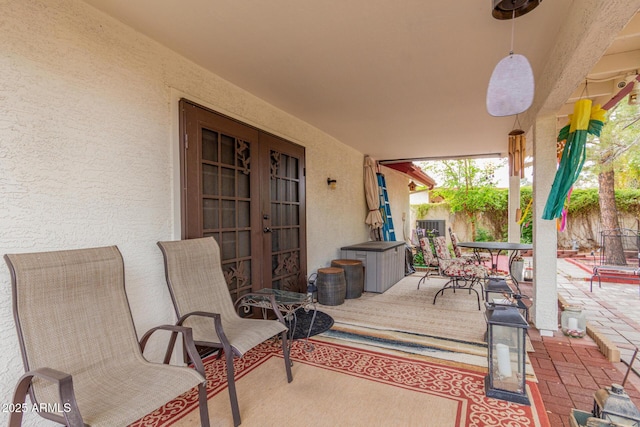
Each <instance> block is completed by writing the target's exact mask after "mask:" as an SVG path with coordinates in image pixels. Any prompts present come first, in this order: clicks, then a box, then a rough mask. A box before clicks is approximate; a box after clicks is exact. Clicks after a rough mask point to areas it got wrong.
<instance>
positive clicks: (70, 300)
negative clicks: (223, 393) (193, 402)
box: [4, 246, 209, 427]
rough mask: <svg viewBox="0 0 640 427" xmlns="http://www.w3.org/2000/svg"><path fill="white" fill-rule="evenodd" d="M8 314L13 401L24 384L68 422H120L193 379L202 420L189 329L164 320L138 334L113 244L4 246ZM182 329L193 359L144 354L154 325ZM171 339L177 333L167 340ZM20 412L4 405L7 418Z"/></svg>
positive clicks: (200, 376) (21, 398) (202, 394)
mask: <svg viewBox="0 0 640 427" xmlns="http://www.w3.org/2000/svg"><path fill="white" fill-rule="evenodd" d="M4 258H5V261H6V262H7V264H8V266H9V270H10V272H11V287H12V298H13V310H14V311H13V315H14V319H15V324H16V328H17V330H18V338H19V342H20V350H21V353H22V361H23V364H24V368H25V371H26V373H25V374H24V375H23V376H22V378H20V380H19V381H18V384H17V386H16V389H15V393H14V397H13V404H14V405H16V406H17V405H22V404H24V402H25V398H26V394H27V393H29V395H30V398H31V402H32V403H33V404H35V405H36V407H38V408H46V410H42V411H40V410H39V411H38V414H39V415H40V416H42V417H44V418H46V419H48V420H52V421H55V422H57V423H61V424H65V425H67V426H72V427H84V426H86V425H90V426H93V427H96V426H125V425H128V424H131V423H132V422H134V421H136V420H138V419H140V418H142V417H143V416H145V415H146V414H148V413H150V412H152V411H154V410H156V409H158V408H159V407H161V406H162V405H164V404H165V403H167V402H169V401H171V400H173V399H175V398H176V397H178V396H180V395H182V394H183V393H186V392H190V391H191V390H192V389H193V388H194V387H197V388H198V399H199V406H200V422H201V425H203V426H209V414H208V409H207V393H206V387H205V378H204V366H203V364H202V360H201V359H200V357H199V356H198V352H197V350H196V347H195V344H194V342H193V339H192V335H191V330H190V329H189V328H185V327H179V326H174V325H162V326H158V327H155V328H153V329H151V330H150V331H148V332H147V333H146V334H144V335H143V336H142V338H141V339H140V341H138V336H137V334H136V331H135V327H134V324H133V319H132V317H131V311H130V309H129V303H128V301H127V295H126V293H125V288H124V263H123V260H122V256H121V254H120V251H119V250H118V248H117V247H115V246H109V247H101V248H90V249H76V250H65V251H54V252H39V253H23V254H7V255H5V256H4ZM160 329H165V330H169V331H171V334H172V335H173V337H174V338H175V334H177V333H181V334H182V337H183V343H184V346H185V348H186V349H187V351H188V353H189V356H190V357H191V360H192V361H193V365H194V367H195V369H191V368H189V367H186V366H174V365H169V364H168V362H169V359H170V357H171V354H172V353H173V348H172V345H171V344H170V346H169V347H168V348H167V352H166V355H165V361H164V363H167V364H163V363H152V362H150V361H148V360H147V359H145V357H144V356H143V352H144V348H145V345H146V342H147V340H148V339H149V337H150V336H151V334H153V333H154V332H155V331H157V330H160ZM172 342H175V339H173V340H172ZM21 422H22V412H18V411H14V412H12V413H11V415H10V419H9V426H10V427H17V426H19V425H20V424H21Z"/></svg>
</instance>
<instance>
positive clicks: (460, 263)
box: [433, 236, 488, 310]
mask: <svg viewBox="0 0 640 427" xmlns="http://www.w3.org/2000/svg"><path fill="white" fill-rule="evenodd" d="M433 243H434V246H435V249H436V257H437V259H438V264H439V266H440V272H441V273H442V275H443V276H446V277H448V278H449V281H448V282H447V283H445V285H444V286H443V287H442V288H441V289H440V290H439V291H438V292H437V293H436V294H435V296H434V297H433V303H434V304H435V303H436V299H437V298H438V296H439V295H442V294H443V293H444V291H445V290H446V289H453V292H454V293H455V291H456V289H468V290H469V294H471V291H473V292H475V294H476V297H477V299H478V310H480V294H478V291H477V290H475V289H474V285H475V284H476V283H478V284H480V288H481V292H482V291H483V286H482V281H484V280H486V279H487V277H488V272H487V269H486V267H484V266H481V265H477V264H473V263H469V262H468V261H466V260H463V259H460V258H452V257H451V253H450V252H449V249H448V248H447V241H446V238H445V237H444V236H438V237H435V238H434V239H433Z"/></svg>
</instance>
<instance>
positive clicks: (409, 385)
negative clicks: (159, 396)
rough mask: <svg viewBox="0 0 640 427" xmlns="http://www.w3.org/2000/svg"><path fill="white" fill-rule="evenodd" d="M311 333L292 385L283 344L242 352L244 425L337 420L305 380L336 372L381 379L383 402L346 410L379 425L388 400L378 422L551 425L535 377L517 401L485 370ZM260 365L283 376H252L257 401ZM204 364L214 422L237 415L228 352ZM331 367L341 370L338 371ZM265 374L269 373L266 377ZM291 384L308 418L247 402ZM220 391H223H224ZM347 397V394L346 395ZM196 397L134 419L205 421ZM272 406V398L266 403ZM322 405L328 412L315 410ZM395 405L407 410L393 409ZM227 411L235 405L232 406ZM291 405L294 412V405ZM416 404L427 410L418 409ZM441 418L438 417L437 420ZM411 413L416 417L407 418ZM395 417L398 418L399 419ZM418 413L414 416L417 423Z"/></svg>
mask: <svg viewBox="0 0 640 427" xmlns="http://www.w3.org/2000/svg"><path fill="white" fill-rule="evenodd" d="M311 341H313V344H314V345H315V350H314V351H312V352H307V351H305V349H304V346H303V345H302V344H303V343H302V342H299V341H297V342H295V343H294V346H293V348H292V350H291V358H292V360H293V361H294V379H293V382H292V383H291V384H290V385H287V383H286V377H285V373H284V366H282V365H283V360H282V354H281V353H280V347H279V346H277V345H273V343H265V344H262V345H260V346H258V347H256V348H255V349H253V350H251V351H250V352H248V353H247V354H245V356H244V357H243V358H241V359H236V361H235V363H234V367H235V370H236V384H237V386H238V396H239V402H240V412H241V415H242V421H243V423H242V424H243V425H306V426H313V425H330V423H329V422H328V420H327V419H326V417H325V416H324V415H328V414H327V412H328V411H326V410H323V409H322V405H321V404H320V402H319V401H318V400H317V399H321V398H322V397H321V396H317V395H316V396H314V398H315V399H316V401H315V402H314V404H313V405H311V406H305V403H304V402H305V401H304V399H308V397H309V393H311V392H307V390H312V391H313V390H314V388H313V387H312V386H313V384H305V382H312V381H315V382H318V381H320V382H323V379H326V381H327V382H329V381H335V379H336V378H337V377H339V378H343V379H346V380H347V381H352V382H354V384H353V387H355V388H358V389H362V388H366V387H367V384H368V385H371V386H372V387H374V386H375V387H377V388H375V390H376V391H375V393H381V394H384V395H385V396H384V397H383V398H382V399H381V400H380V401H378V402H377V403H376V401H375V400H374V399H372V398H373V397H374V396H370V395H369V396H367V395H366V393H371V392H370V391H368V390H363V393H365V396H367V398H366V399H362V398H359V402H360V404H358V403H355V402H352V404H351V406H348V408H352V409H347V410H346V412H351V410H353V411H355V410H356V408H358V410H360V411H363V413H362V414H360V415H359V416H358V418H356V420H363V424H362V425H375V424H376V423H375V422H374V423H372V422H371V419H368V420H367V421H366V422H364V421H365V420H366V419H367V416H368V415H369V416H373V415H372V413H373V412H375V411H376V410H378V409H380V408H379V406H384V405H387V404H388V406H389V408H388V409H386V412H385V415H384V417H385V418H386V419H378V421H379V423H378V425H398V424H397V422H400V421H401V420H404V423H403V425H409V424H411V425H434V426H435V425H437V426H441V425H451V426H478V427H482V426H509V427H518V426H540V427H547V426H549V421H548V418H547V416H546V412H545V410H544V406H543V403H542V399H541V396H540V393H539V391H538V388H537V386H536V384H535V383H528V389H529V390H528V391H529V397H530V400H531V401H532V405H531V406H524V405H518V404H514V403H510V402H505V401H502V400H497V399H490V398H487V397H485V392H484V374H483V373H479V372H474V371H472V370H467V369H462V368H458V367H451V366H445V365H441V364H437V363H433V362H432V361H430V360H426V359H425V360H422V359H421V358H418V357H413V356H412V357H401V356H396V355H390V354H382V353H378V352H374V351H369V350H365V349H362V348H355V347H349V346H345V345H340V344H335V343H328V342H323V341H318V340H311ZM273 362H277V363H273ZM261 367H262V368H263V369H262V370H267V369H269V370H271V371H274V372H273V378H275V380H273V379H270V380H268V382H269V383H272V382H274V381H281V382H282V384H275V385H274V386H273V387H271V388H269V387H266V384H257V385H256V384H251V385H248V384H247V385H246V386H247V387H253V388H257V389H260V388H261V387H263V386H265V387H264V390H263V391H262V393H263V394H266V395H267V396H265V397H259V398H258V400H257V403H256V402H253V401H251V399H252V398H251V397H250V396H248V394H249V393H248V391H243V390H242V389H241V385H243V381H242V379H243V378H244V377H247V376H252V377H251V378H248V379H247V381H249V380H253V381H255V380H256V378H258V377H256V375H257V373H258V372H259V371H261V370H260V368H261ZM296 368H297V369H296ZM205 369H206V373H207V379H208V387H207V389H208V396H209V402H210V403H209V412H210V416H211V417H212V425H227V424H228V423H231V419H230V415H228V414H224V413H221V409H220V408H222V410H225V409H226V407H228V406H229V401H228V395H227V393H221V392H223V391H224V390H226V379H225V362H224V360H217V359H215V357H210V358H208V359H206V360H205ZM311 370H313V371H319V372H320V373H321V372H324V374H321V375H320V376H318V375H316V376H315V377H313V378H315V379H313V380H311V377H312V376H311V375H310V374H311ZM276 371H277V372H276ZM317 373H318V372H316V374H317ZM332 375H334V376H336V377H332ZM318 378H320V379H318ZM262 381H266V380H264V379H263V380H262ZM245 383H246V382H245ZM335 384H336V387H339V389H340V390H332V391H330V392H327V390H325V391H324V392H323V393H324V394H325V395H328V394H331V395H332V396H333V397H336V396H339V392H340V391H341V390H346V389H349V388H350V386H345V385H344V384H342V383H340V384H342V385H340V386H338V384H339V383H338V382H337V381H336V382H335ZM349 384H351V383H349ZM293 387H298V388H297V389H296V388H293ZM247 390H248V389H247ZM300 390H305V391H304V392H303V391H300ZM372 390H373V388H372ZM380 390H382V391H380ZM394 390H395V391H394ZM287 391H288V392H289V393H292V392H293V396H291V395H289V396H286V397H283V398H282V399H286V400H288V402H286V405H288V408H289V409H291V408H301V409H302V408H304V409H303V413H304V416H305V418H304V422H303V420H301V419H298V421H300V423H301V424H287V423H286V422H284V423H283V418H282V416H283V415H282V414H276V415H275V417H274V418H275V419H276V420H278V421H277V422H278V423H279V424H276V422H275V421H274V422H273V423H271V422H269V421H268V419H267V418H265V416H266V414H267V413H268V411H264V409H263V410H262V411H261V412H259V414H260V415H259V416H258V415H255V414H254V413H253V412H252V408H248V406H251V405H258V404H260V405H262V404H264V403H265V399H267V398H268V397H269V395H274V394H276V393H278V392H287ZM302 393H305V394H307V396H299V395H298V394H302ZM219 394H220V395H221V396H218V395H219ZM222 395H224V396H222ZM394 395H399V396H403V397H402V398H401V399H402V402H404V401H406V400H409V399H407V398H406V396H408V395H414V396H416V397H417V398H425V399H426V398H428V399H431V400H429V401H428V402H429V403H428V404H425V406H424V407H421V406H419V407H418V408H419V410H418V411H416V413H415V414H407V413H400V412H402V411H405V412H406V411H411V410H412V409H406V408H405V409H402V407H401V405H399V404H398V402H394V400H393V397H394ZM349 396H350V397H348V399H355V398H354V397H353V396H357V395H349ZM243 398H245V399H243ZM298 398H299V399H301V400H300V402H296V401H295V400H296V399H298ZM213 399H218V400H219V401H220V402H218V403H217V404H218V408H217V409H216V411H214V409H213V408H212V404H211V402H212V400H213ZM343 399H347V397H344V398H343ZM247 400H249V402H247ZM197 404H198V396H197V391H196V389H194V390H192V391H191V392H189V393H185V394H184V395H182V396H180V397H178V398H177V399H174V400H173V401H171V402H169V403H168V404H166V405H165V406H163V407H161V408H159V409H158V410H156V411H154V412H153V413H151V414H148V415H147V416H145V417H144V418H142V419H141V420H138V421H137V422H135V423H134V424H132V426H135V427H142V426H171V425H181V426H182V425H194V426H195V425H198V424H199V417H198V410H197ZM367 404H370V405H372V407H371V408H369V409H367V408H366V405H367ZM220 405H222V406H220ZM268 407H269V406H268V404H267V408H268ZM437 407H440V409H441V412H442V411H445V410H444V409H443V408H447V409H446V411H445V412H446V417H447V419H446V422H445V421H444V420H443V419H442V417H443V415H442V414H440V415H439V417H440V418H433V422H434V423H431V422H429V421H427V423H426V424H425V421H424V419H423V420H422V421H419V419H420V418H419V416H425V415H429V411H433V414H435V413H436V412H437V410H436V409H437ZM315 410H317V411H319V412H322V413H318V414H314V411H315ZM394 410H397V411H400V412H399V413H395V414H394V413H393V411H394ZM414 410H415V409H414ZM323 411H324V412H323ZM226 412H228V413H230V411H226ZM285 412H288V413H291V411H290V410H289V411H285ZM346 412H344V409H343V413H342V415H341V418H339V419H341V420H346V419H347V418H345V416H346ZM417 412H420V413H419V414H418V413H417ZM379 416H380V415H378V417H379ZM434 416H435V415H434ZM225 417H227V418H228V420H227V419H224V418H225ZM403 417H404V418H403ZM220 418H223V419H220ZM285 418H286V415H285ZM436 419H438V420H439V421H436ZM214 420H215V421H214ZM407 420H409V422H408V423H407ZM427 420H431V418H427ZM394 421H395V422H396V423H394ZM413 421H415V423H414V422H413ZM350 423H351V424H350V425H354V420H351V421H350ZM231 425H232V424H231ZM343 425H344V424H343Z"/></svg>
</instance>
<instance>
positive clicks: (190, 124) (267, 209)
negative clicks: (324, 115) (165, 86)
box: [180, 100, 306, 299]
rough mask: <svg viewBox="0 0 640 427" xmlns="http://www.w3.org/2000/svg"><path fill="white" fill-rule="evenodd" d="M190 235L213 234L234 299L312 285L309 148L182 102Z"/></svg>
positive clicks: (184, 197)
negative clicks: (309, 269)
mask: <svg viewBox="0 0 640 427" xmlns="http://www.w3.org/2000/svg"><path fill="white" fill-rule="evenodd" d="M180 114H181V117H180V127H181V129H180V135H181V136H180V162H181V204H182V237H183V238H184V239H191V238H197V237H204V236H213V237H214V238H215V239H216V241H217V242H218V244H219V246H220V253H221V258H222V268H223V271H224V274H225V279H226V281H227V285H228V287H229V292H230V293H231V296H232V298H233V299H236V298H238V297H240V296H242V295H244V294H245V293H247V292H250V291H252V290H257V289H261V288H275V289H283V290H291V291H298V292H302V291H304V289H305V287H306V280H305V278H306V238H305V236H306V227H305V217H306V215H305V176H304V175H305V174H304V171H305V170H304V167H305V166H304V164H305V159H304V148H303V147H301V146H299V145H296V144H294V143H292V142H289V141H286V140H284V139H282V138H279V137H276V136H274V135H271V134H269V133H266V132H264V131H261V130H259V129H256V128H254V127H252V126H249V125H247V124H244V123H241V122H239V121H236V120H234V119H231V118H229V117H226V116H223V115H221V114H218V113H215V112H213V111H211V110H208V109H206V108H203V107H201V106H198V105H196V104H194V103H191V102H189V101H187V100H181V101H180Z"/></svg>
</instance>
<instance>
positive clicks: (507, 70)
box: [487, 10, 535, 117]
mask: <svg viewBox="0 0 640 427" xmlns="http://www.w3.org/2000/svg"><path fill="white" fill-rule="evenodd" d="M515 18H516V15H515V10H513V12H512V24H511V50H510V52H509V55H508V56H506V57H505V58H503V59H502V60H501V61H500V62H498V65H496V68H495V69H494V70H493V73H492V74H491V79H490V80H489V87H488V89H487V111H488V112H489V114H491V115H492V116H495V117H502V116H513V115H514V114H520V113H522V112H524V111H526V110H527V109H528V108H529V107H530V106H531V104H532V103H533V92H534V88H535V86H534V81H533V70H532V69H531V65H530V64H529V60H527V58H526V57H524V56H523V55H517V54H514V53H513V38H514V30H515Z"/></svg>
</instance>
